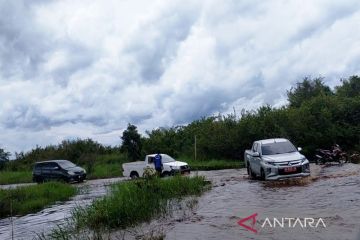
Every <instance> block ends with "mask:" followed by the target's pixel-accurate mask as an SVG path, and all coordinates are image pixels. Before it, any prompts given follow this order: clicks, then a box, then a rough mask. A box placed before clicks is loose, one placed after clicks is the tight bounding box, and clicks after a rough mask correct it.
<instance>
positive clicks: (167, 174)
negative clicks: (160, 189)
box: [161, 172, 170, 177]
mask: <svg viewBox="0 0 360 240" xmlns="http://www.w3.org/2000/svg"><path fill="white" fill-rule="evenodd" d="M161 176H162V177H170V173H169V172H163V173H162V174H161Z"/></svg>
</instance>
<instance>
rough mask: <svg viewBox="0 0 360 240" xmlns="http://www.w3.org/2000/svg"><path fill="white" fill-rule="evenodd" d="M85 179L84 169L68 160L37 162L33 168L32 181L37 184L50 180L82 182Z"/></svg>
mask: <svg viewBox="0 0 360 240" xmlns="http://www.w3.org/2000/svg"><path fill="white" fill-rule="evenodd" d="M85 178H86V171H85V169H83V168H81V167H79V166H76V165H75V164H73V163H72V162H70V161H68V160H51V161H45V162H37V163H35V165H34V168H33V181H34V182H37V183H41V182H44V181H51V180H60V181H65V182H74V181H77V182H82V181H84V179H85Z"/></svg>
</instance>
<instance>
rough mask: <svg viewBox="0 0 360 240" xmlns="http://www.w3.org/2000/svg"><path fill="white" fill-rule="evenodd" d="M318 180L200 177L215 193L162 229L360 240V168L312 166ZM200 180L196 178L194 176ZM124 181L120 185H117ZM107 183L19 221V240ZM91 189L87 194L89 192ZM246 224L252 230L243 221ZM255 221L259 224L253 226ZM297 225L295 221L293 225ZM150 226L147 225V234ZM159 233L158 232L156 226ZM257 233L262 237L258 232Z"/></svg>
mask: <svg viewBox="0 0 360 240" xmlns="http://www.w3.org/2000/svg"><path fill="white" fill-rule="evenodd" d="M311 168H312V176H311V177H308V178H303V179H292V180H285V181H278V182H262V181H257V180H250V179H248V177H247V175H246V170H245V169H239V170H219V171H208V172H198V173H197V174H199V175H203V176H205V177H206V178H208V179H209V180H211V181H212V189H211V190H209V191H207V192H205V193H204V194H203V195H202V196H201V197H200V198H198V204H197V206H196V207H195V208H194V209H193V211H192V212H191V214H189V215H188V217H186V218H182V219H177V218H176V217H174V218H169V219H166V220H165V221H163V222H161V226H157V228H158V229H160V231H162V232H163V233H164V234H165V236H166V237H165V238H166V239H168V240H175V239H222V240H225V239H306V240H308V239H324V240H325V239H326V240H328V239H342V240H345V239H351V240H353V239H360V235H359V234H360V165H354V164H344V165H342V166H338V165H332V166H331V165H330V166H325V167H319V166H316V165H312V166H311ZM194 174H196V173H194ZM119 180H123V179H114V180H112V181H111V182H114V181H119ZM104 183H106V180H97V181H94V182H92V181H89V182H87V183H85V184H84V186H82V185H81V186H80V187H81V188H84V190H83V193H81V194H80V195H78V196H76V197H75V198H74V199H72V200H71V201H69V202H66V203H63V204H60V205H56V206H53V207H50V208H48V209H45V210H43V211H41V212H39V213H36V214H31V215H27V216H23V217H19V218H15V219H14V222H13V225H14V228H13V229H14V234H15V236H16V237H15V239H32V237H34V236H35V232H42V231H45V232H46V231H49V230H50V229H51V228H52V227H54V226H55V225H56V224H58V223H61V222H62V221H63V219H64V217H66V216H68V215H69V214H70V211H71V209H72V208H73V207H74V206H75V205H76V204H79V203H80V204H87V203H89V202H90V201H91V199H94V198H96V197H100V196H103V195H104V194H105V193H106V185H108V184H104ZM86 188H87V189H86ZM254 214H256V217H255V218H251V219H249V220H248V221H245V222H244V224H245V225H247V226H249V227H251V228H252V229H253V231H251V230H248V229H246V228H244V227H242V226H240V225H239V224H238V221H240V220H242V219H244V218H246V217H248V216H251V215H253V216H254ZM274 218H276V219H277V220H278V221H281V220H282V219H285V218H287V219H288V218H293V219H299V221H301V223H302V224H300V223H299V222H298V223H297V224H296V225H295V226H294V224H293V223H294V222H293V223H292V224H291V226H289V225H288V222H287V221H286V220H285V223H284V226H283V227H282V226H280V225H276V226H271V225H269V224H266V225H264V226H263V224H264V222H266V219H269V220H270V221H271V223H273V220H274ZM305 218H307V219H314V220H315V223H316V222H317V221H318V220H319V219H322V222H323V223H320V224H319V225H318V226H317V227H310V226H308V225H307V226H306V227H304V219H305ZM252 219H256V222H255V223H254V224H252ZM293 221H294V220H293ZM150 225H151V224H149V225H148V226H146V225H143V226H141V227H143V231H144V232H146V230H147V228H149V226H150ZM262 226H263V227H262ZM155 227H156V226H155ZM11 229H12V228H11V224H10V221H9V219H3V220H0V239H10V234H11ZM254 231H256V233H255V232H254Z"/></svg>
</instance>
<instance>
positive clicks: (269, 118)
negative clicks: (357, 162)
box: [143, 76, 360, 160]
mask: <svg viewBox="0 0 360 240" xmlns="http://www.w3.org/2000/svg"><path fill="white" fill-rule="evenodd" d="M287 95H288V101H289V104H288V105H287V106H283V107H281V108H273V107H271V106H263V107H260V108H259V109H257V110H255V111H242V112H241V115H240V116H235V114H231V115H228V116H215V117H214V116H213V117H206V118H202V119H200V120H196V121H193V122H192V123H190V124H189V125H186V126H177V127H173V128H167V129H166V128H159V129H155V130H152V131H150V132H148V135H149V137H148V138H144V139H143V141H144V142H143V146H144V149H146V151H149V152H152V151H154V150H155V149H162V151H164V152H167V153H170V154H171V155H174V156H193V151H194V150H193V149H194V137H195V136H196V138H197V151H198V152H197V156H198V158H199V159H203V160H210V159H219V158H220V159H224V158H225V159H242V157H243V153H244V150H245V149H248V148H250V147H251V144H252V142H253V141H254V140H257V139H264V138H273V137H285V138H288V139H290V140H291V141H292V142H293V143H294V144H295V145H297V146H301V147H302V148H303V149H304V150H303V152H304V153H305V154H306V155H307V156H308V157H309V158H310V159H311V158H312V156H313V154H314V152H315V150H316V149H317V148H330V147H331V146H332V145H333V144H334V143H338V144H340V146H341V147H343V148H344V149H345V150H347V151H354V150H356V151H359V150H360V78H359V77H358V76H352V77H350V78H349V79H346V80H342V83H341V85H340V86H337V87H335V89H333V90H331V89H330V87H328V86H326V85H325V84H324V82H323V80H322V79H321V78H316V79H310V78H305V79H304V80H303V81H302V82H300V83H298V84H297V85H296V86H295V87H294V88H292V89H291V90H290V91H288V93H287Z"/></svg>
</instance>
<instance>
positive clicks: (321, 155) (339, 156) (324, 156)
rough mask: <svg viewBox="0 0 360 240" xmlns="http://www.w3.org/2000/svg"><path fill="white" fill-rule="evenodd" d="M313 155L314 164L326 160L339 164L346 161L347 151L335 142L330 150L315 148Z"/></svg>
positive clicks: (322, 162)
mask: <svg viewBox="0 0 360 240" xmlns="http://www.w3.org/2000/svg"><path fill="white" fill-rule="evenodd" d="M317 152H318V153H317V154H316V155H315V163H316V164H325V163H328V162H337V163H339V164H342V163H346V162H348V156H347V153H346V152H344V151H343V150H342V149H341V148H340V146H339V145H338V144H335V145H334V146H333V147H332V149H331V150H325V149H317Z"/></svg>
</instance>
